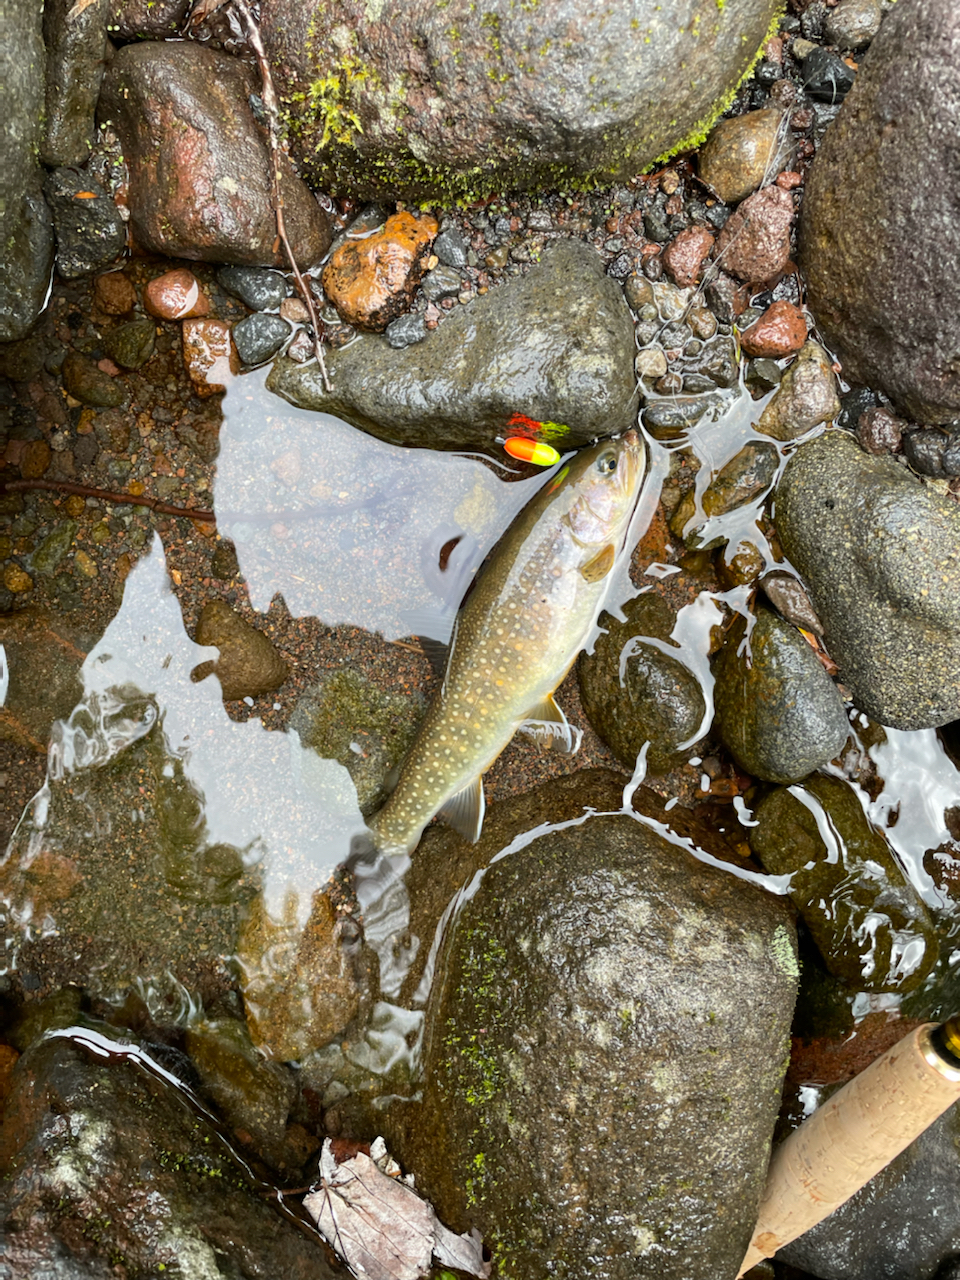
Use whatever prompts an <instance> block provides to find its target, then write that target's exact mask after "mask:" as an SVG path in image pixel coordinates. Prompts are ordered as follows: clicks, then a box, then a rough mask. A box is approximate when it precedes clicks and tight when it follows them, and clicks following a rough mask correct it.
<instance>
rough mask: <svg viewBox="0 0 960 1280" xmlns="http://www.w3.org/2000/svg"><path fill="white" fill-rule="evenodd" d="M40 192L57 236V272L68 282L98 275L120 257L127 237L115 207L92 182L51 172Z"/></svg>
mask: <svg viewBox="0 0 960 1280" xmlns="http://www.w3.org/2000/svg"><path fill="white" fill-rule="evenodd" d="M43 192H44V195H45V196H46V198H47V204H48V205H49V206H50V212H51V213H52V215H53V225H54V230H55V231H56V236H57V270H58V271H59V273H60V275H62V276H63V277H64V278H65V279H67V280H73V279H75V278H76V277H77V276H83V275H87V274H88V273H89V272H91V271H97V270H99V269H100V268H101V267H105V266H106V265H107V264H108V263H110V262H113V260H114V259H115V258H116V257H117V256H118V254H120V253H122V251H123V248H124V246H125V245H126V242H127V233H126V230H125V228H124V225H123V220H122V219H121V217H120V214H119V213H118V211H117V206H116V205H115V204H114V203H113V200H112V199H111V197H110V196H109V195H107V193H106V192H105V191H104V189H103V188H102V187H101V186H100V184H99V183H98V182H97V180H96V179H95V178H93V177H92V176H91V175H89V174H85V173H79V172H77V171H76V170H75V169H54V170H53V172H52V173H49V174H48V175H47V178H46V181H45V182H44V184H43Z"/></svg>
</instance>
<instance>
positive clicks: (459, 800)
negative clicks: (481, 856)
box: [439, 774, 487, 844]
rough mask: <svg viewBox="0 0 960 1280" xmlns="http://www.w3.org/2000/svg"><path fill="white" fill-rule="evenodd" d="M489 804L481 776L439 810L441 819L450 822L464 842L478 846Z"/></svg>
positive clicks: (478, 775)
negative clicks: (485, 796)
mask: <svg viewBox="0 0 960 1280" xmlns="http://www.w3.org/2000/svg"><path fill="white" fill-rule="evenodd" d="M486 807H487V802H486V800H485V799H484V795H483V778H482V777H481V776H480V774H477V776H476V777H475V778H474V779H473V781H472V782H468V783H467V785H466V786H465V787H464V788H463V790H462V791H458V792H457V794H456V795H453V796H451V797H450V799H449V800H448V801H447V802H446V804H445V805H443V806H442V808H441V809H440V810H439V813H440V817H441V818H443V819H444V820H445V821H446V822H449V824H450V826H451V827H453V829H454V831H457V832H459V834H460V835H462V836H463V838H464V840H469V841H470V843H471V844H476V843H477V841H478V840H479V839H480V829H481V828H482V826H483V815H484V812H485V810H486Z"/></svg>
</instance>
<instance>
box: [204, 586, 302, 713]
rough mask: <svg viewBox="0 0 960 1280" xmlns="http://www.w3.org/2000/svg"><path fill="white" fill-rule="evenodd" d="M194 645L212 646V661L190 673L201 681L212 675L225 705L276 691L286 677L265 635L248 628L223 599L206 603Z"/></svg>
mask: <svg viewBox="0 0 960 1280" xmlns="http://www.w3.org/2000/svg"><path fill="white" fill-rule="evenodd" d="M196 639H197V644H210V645H216V646H217V647H218V648H219V650H220V657H219V658H218V659H217V661H216V662H202V663H201V664H200V665H199V666H198V667H196V668H195V670H194V672H193V679H194V680H203V679H205V678H206V676H208V675H209V674H210V672H211V671H212V672H214V674H215V675H216V676H217V679H218V680H219V681H220V685H221V688H222V689H223V696H224V699H225V700H226V701H227V702H231V701H233V700H234V699H236V698H247V697H250V698H256V697H259V696H260V694H262V693H269V692H270V690H271V689H279V688H280V686H281V685H282V684H283V682H284V680H286V678H287V674H288V670H287V664H286V662H284V660H283V658H281V656H280V654H279V653H278V652H277V651H276V649H275V648H274V647H273V645H272V644H271V642H270V640H269V639H268V637H267V636H265V635H264V634H263V632H262V631H258V630H257V628H256V627H253V626H251V625H250V623H249V622H247V620H246V619H245V618H242V617H241V616H240V615H239V614H238V613H235V612H234V610H233V609H231V608H230V606H229V605H228V604H227V602H226V601H225V600H209V601H208V602H207V603H206V604H205V605H204V606H203V609H202V611H201V613H200V620H199V622H198V623H197V635H196Z"/></svg>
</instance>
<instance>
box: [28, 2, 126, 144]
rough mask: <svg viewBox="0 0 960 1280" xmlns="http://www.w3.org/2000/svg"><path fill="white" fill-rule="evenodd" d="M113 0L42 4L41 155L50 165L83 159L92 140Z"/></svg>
mask: <svg viewBox="0 0 960 1280" xmlns="http://www.w3.org/2000/svg"><path fill="white" fill-rule="evenodd" d="M110 3H111V0H90V2H89V3H87V4H84V5H77V4H76V3H74V0H50V2H49V3H48V4H45V5H44V10H43V39H44V43H45V44H46V47H47V92H46V113H45V121H44V135H43V145H42V147H41V150H40V159H41V160H42V161H43V163H44V164H45V165H49V166H50V168H51V169H54V168H56V167H57V166H58V165H82V164H85V163H86V161H87V159H88V158H89V156H90V151H91V148H92V146H93V134H94V113H95V111H96V107H97V98H98V97H99V96H100V83H101V81H102V80H103V68H104V55H105V53H106V45H107V14H108V12H109V10H110Z"/></svg>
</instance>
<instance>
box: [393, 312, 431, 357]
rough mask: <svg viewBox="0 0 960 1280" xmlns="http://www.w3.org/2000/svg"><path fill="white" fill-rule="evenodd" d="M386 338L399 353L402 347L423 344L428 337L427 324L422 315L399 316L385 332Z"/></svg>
mask: <svg viewBox="0 0 960 1280" xmlns="http://www.w3.org/2000/svg"><path fill="white" fill-rule="evenodd" d="M383 333H384V337H385V338H386V340H387V341H388V342H389V343H390V345H391V347H395V348H396V349H397V350H398V351H399V350H400V348H401V347H409V346H412V345H413V343H415V342H422V341H423V340H424V338H425V337H426V336H427V322H426V320H425V319H424V318H423V316H421V315H406V316H398V317H397V319H396V320H391V321H390V323H389V324H388V325H387V327H386V329H384V331H383Z"/></svg>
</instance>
